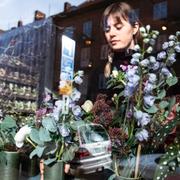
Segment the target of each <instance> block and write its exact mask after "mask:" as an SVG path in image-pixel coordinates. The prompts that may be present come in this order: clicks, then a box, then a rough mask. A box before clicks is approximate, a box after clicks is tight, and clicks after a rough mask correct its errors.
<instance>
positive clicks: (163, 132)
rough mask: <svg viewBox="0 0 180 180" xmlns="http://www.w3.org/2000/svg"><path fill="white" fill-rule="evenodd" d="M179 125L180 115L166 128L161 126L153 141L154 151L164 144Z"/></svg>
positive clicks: (166, 125)
mask: <svg viewBox="0 0 180 180" xmlns="http://www.w3.org/2000/svg"><path fill="white" fill-rule="evenodd" d="M179 124H180V117H179V114H177V115H176V117H175V119H174V120H172V121H170V122H168V123H167V124H165V125H164V126H161V128H160V130H159V131H158V132H157V133H156V134H155V136H154V137H153V139H152V142H153V143H152V146H153V147H154V149H156V148H157V147H158V146H159V145H160V144H163V143H164V140H165V139H166V137H167V136H168V135H169V133H170V132H171V131H172V130H173V129H174V128H175V127H176V126H177V125H179Z"/></svg>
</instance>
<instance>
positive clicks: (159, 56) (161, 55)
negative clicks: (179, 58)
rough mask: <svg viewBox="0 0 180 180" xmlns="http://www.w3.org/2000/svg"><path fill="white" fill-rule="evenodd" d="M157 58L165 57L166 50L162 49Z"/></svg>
mask: <svg viewBox="0 0 180 180" xmlns="http://www.w3.org/2000/svg"><path fill="white" fill-rule="evenodd" d="M157 59H158V60H162V59H166V51H162V52H160V53H158V55H157Z"/></svg>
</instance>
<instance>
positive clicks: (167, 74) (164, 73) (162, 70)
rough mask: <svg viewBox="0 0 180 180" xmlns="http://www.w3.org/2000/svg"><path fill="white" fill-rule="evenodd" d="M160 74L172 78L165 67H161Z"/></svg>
mask: <svg viewBox="0 0 180 180" xmlns="http://www.w3.org/2000/svg"><path fill="white" fill-rule="evenodd" d="M161 73H162V74H163V75H164V76H166V77H171V76H172V74H171V73H170V71H169V70H168V69H167V68H166V67H163V68H162V69H161Z"/></svg>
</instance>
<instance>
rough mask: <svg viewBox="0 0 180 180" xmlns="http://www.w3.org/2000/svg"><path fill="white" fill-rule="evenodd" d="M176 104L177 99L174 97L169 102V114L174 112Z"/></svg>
mask: <svg viewBox="0 0 180 180" xmlns="http://www.w3.org/2000/svg"><path fill="white" fill-rule="evenodd" d="M175 104H176V97H172V98H171V99H170V100H169V112H171V111H172V108H173V106H174V105H175Z"/></svg>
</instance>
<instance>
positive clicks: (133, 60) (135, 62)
mask: <svg viewBox="0 0 180 180" xmlns="http://www.w3.org/2000/svg"><path fill="white" fill-rule="evenodd" d="M138 63H139V59H137V58H132V59H131V64H133V65H137V64H138Z"/></svg>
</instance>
